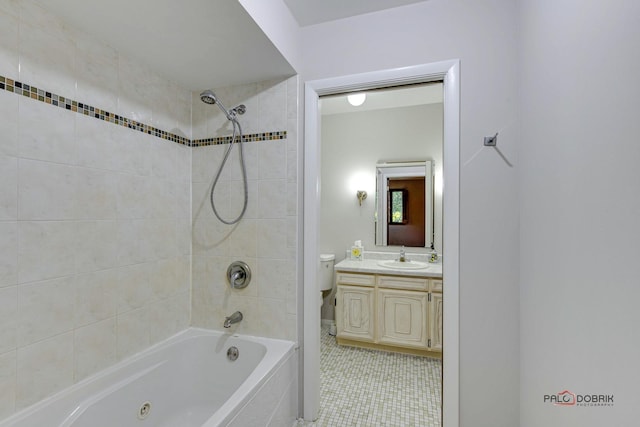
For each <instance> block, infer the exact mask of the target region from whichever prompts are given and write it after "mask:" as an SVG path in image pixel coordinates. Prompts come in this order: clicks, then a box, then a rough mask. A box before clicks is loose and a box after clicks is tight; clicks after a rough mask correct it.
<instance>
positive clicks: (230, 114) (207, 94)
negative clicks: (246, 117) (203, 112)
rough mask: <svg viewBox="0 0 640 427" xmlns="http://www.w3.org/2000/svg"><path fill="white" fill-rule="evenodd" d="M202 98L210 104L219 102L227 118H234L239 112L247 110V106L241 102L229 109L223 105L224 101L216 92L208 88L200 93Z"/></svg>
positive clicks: (242, 112)
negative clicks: (221, 100)
mask: <svg viewBox="0 0 640 427" xmlns="http://www.w3.org/2000/svg"><path fill="white" fill-rule="evenodd" d="M200 99H201V100H202V102H204V103H205V104H209V105H213V104H217V105H218V107H219V108H220V110H222V112H223V113H224V115H225V116H226V117H227V120H234V119H235V117H236V115H237V114H244V113H245V111H246V110H247V108H246V107H245V106H244V105H243V104H240V105H238V106H237V107H235V108H232V109H231V110H230V111H228V110H227V109H226V108H224V105H222V102H220V100H219V99H218V97H217V96H216V94H215V93H213V91H211V90H208V89H207V90H205V91H203V92H202V93H201V94H200Z"/></svg>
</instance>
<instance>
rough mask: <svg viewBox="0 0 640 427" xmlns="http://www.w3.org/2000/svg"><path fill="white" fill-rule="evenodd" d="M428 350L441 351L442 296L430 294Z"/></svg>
mask: <svg viewBox="0 0 640 427" xmlns="http://www.w3.org/2000/svg"><path fill="white" fill-rule="evenodd" d="M429 338H430V343H431V346H430V350H431V351H442V294H441V293H432V294H431V301H429Z"/></svg>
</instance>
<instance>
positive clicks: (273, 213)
mask: <svg viewBox="0 0 640 427" xmlns="http://www.w3.org/2000/svg"><path fill="white" fill-rule="evenodd" d="M287 206H288V205H287V183H286V181H285V180H284V179H269V180H266V179H265V180H261V181H258V217H259V218H282V217H284V216H286V215H287V211H288V209H287Z"/></svg>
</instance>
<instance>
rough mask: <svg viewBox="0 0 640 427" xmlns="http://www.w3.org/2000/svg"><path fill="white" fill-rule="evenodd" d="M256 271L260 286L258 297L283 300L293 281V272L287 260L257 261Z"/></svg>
mask: <svg viewBox="0 0 640 427" xmlns="http://www.w3.org/2000/svg"><path fill="white" fill-rule="evenodd" d="M258 271H259V273H260V285H259V286H258V296H259V297H261V298H277V299H285V298H286V297H287V295H288V292H289V291H290V289H291V283H292V282H294V280H295V270H294V269H292V268H291V263H290V262H289V261H288V260H284V259H281V260H274V259H259V260H258Z"/></svg>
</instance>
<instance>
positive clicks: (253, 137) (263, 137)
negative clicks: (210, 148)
mask: <svg viewBox="0 0 640 427" xmlns="http://www.w3.org/2000/svg"><path fill="white" fill-rule="evenodd" d="M286 137H287V131H286V130H284V131H280V132H262V133H254V134H249V135H242V142H256V141H274V140H277V139H285V138H286ZM230 143H231V136H221V137H217V138H207V139H195V140H193V141H191V146H192V147H204V146H207V145H222V144H230Z"/></svg>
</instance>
